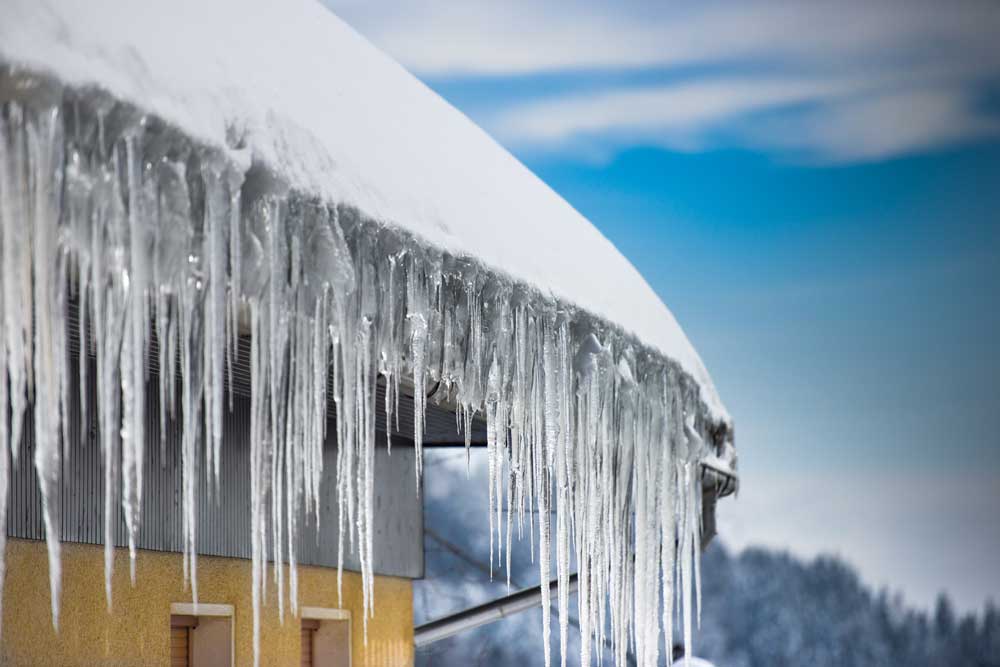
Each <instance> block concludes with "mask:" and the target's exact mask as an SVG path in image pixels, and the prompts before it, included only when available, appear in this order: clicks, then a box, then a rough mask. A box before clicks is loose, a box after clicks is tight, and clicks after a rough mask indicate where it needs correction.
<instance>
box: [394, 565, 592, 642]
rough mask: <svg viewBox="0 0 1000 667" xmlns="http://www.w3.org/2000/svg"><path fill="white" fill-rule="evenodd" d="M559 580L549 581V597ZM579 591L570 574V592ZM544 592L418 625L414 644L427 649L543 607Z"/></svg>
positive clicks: (509, 598)
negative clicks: (461, 634) (434, 644)
mask: <svg viewBox="0 0 1000 667" xmlns="http://www.w3.org/2000/svg"><path fill="white" fill-rule="evenodd" d="M558 585H559V583H558V580H556V579H553V580H552V581H550V582H549V595H551V596H555V595H556V591H557V589H558ZM575 590H576V574H575V573H574V574H572V575H570V578H569V591H570V593H572V592H574V591H575ZM541 604H542V591H541V589H540V588H539V587H538V586H535V587H533V588H527V589H525V590H523V591H518V592H517V593H513V594H511V595H508V596H506V597H502V598H500V599H499V600H493V601H492V602H487V603H485V604H481V605H479V606H478V607H472V608H471V609H466V610H465V611H460V612H458V613H457V614H452V615H451V616H445V617H444V618H439V619H437V620H435V621H431V622H429V623H424V624H423V625H418V626H417V627H416V628H414V629H413V643H414V644H415V645H416V647H417V648H420V647H422V646H427V645H428V644H432V643H434V642H436V641H440V640H442V639H446V638H448V637H451V636H453V635H457V634H458V633H460V632H465V631H466V630H471V629H473V628H478V627H479V626H481V625H487V624H489V623H493V622H494V621H499V620H501V619H504V618H507V617H508V616H512V615H514V614H517V613H519V612H522V611H526V610H528V609H533V608H535V607H538V606H541Z"/></svg>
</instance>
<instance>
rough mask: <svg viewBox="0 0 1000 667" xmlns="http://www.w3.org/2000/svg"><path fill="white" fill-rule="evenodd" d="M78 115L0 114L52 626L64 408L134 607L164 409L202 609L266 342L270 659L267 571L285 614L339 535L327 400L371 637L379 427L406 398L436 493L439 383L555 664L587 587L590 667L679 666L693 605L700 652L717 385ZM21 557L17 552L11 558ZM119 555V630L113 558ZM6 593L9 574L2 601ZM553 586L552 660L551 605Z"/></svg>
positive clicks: (497, 284) (261, 476) (2, 422)
mask: <svg viewBox="0 0 1000 667" xmlns="http://www.w3.org/2000/svg"><path fill="white" fill-rule="evenodd" d="M65 95H66V98H67V99H65V100H64V101H63V102H62V103H61V104H58V105H55V106H42V107H36V106H32V105H29V104H23V103H20V102H17V101H8V102H6V103H4V104H3V107H2V114H0V271H2V274H0V275H2V290H0V315H2V326H0V334H2V337H0V406H3V405H9V406H10V408H11V409H10V418H9V419H8V418H6V417H4V418H0V445H2V446H0V450H2V454H0V517H6V503H7V485H8V478H9V466H10V465H11V461H10V460H9V457H10V455H12V456H13V463H14V464H15V465H18V464H20V465H24V462H20V463H19V462H18V460H17V459H18V449H19V446H18V445H19V443H20V442H21V441H22V436H23V433H22V431H23V427H24V424H25V423H26V420H25V417H26V413H27V411H29V410H34V411H35V413H36V414H45V415H51V416H52V417H53V418H51V419H35V420H33V424H34V438H35V456H34V462H33V463H34V466H35V469H36V472H37V476H38V481H39V485H40V489H41V492H42V497H43V513H44V523H45V530H46V534H47V543H48V552H49V573H50V587H51V600H52V619H53V623H54V624H55V625H56V626H57V627H58V619H59V600H60V580H61V576H60V542H59V535H60V527H59V526H60V517H59V512H58V507H59V503H58V492H59V484H60V478H59V475H60V469H61V468H62V466H63V464H64V461H63V456H64V455H68V453H69V449H68V447H67V446H68V445H70V444H72V443H70V442H69V437H70V436H69V415H70V409H69V406H70V403H71V401H73V400H78V401H79V402H80V405H81V406H83V407H84V408H85V407H86V406H87V405H88V402H90V401H96V406H95V407H96V410H97V415H98V422H99V423H98V431H99V434H100V436H99V437H100V447H101V452H102V456H103V461H104V475H105V485H104V488H105V496H104V503H105V528H104V535H105V536H110V535H113V534H114V528H115V526H114V525H113V517H114V514H115V513H114V511H113V510H114V506H115V504H118V503H120V504H121V508H122V511H123V515H124V520H125V525H126V532H127V535H128V545H129V551H130V559H131V560H130V562H131V575H132V581H133V584H135V583H136V582H135V559H136V538H137V535H138V533H139V531H140V530H141V526H140V525H139V524H140V516H141V507H142V502H143V484H144V481H143V467H144V461H145V457H146V451H145V449H146V448H145V445H146V440H147V438H146V433H145V428H146V426H145V424H146V415H145V405H146V393H147V392H155V394H156V396H158V398H159V402H160V407H161V409H160V415H161V423H160V429H161V431H165V428H166V423H167V420H168V419H174V418H176V419H178V420H180V421H181V422H182V425H183V433H182V436H181V466H182V471H181V472H182V480H183V482H182V499H183V500H182V510H183V511H182V515H183V522H182V523H183V526H182V531H183V543H184V573H185V581H186V582H189V584H190V587H191V594H192V597H193V599H194V600H195V601H197V597H198V585H197V581H198V580H197V544H196V543H195V536H196V525H195V521H196V516H197V514H196V508H197V505H198V503H199V502H200V501H201V500H202V499H200V498H199V497H198V494H197V489H198V479H199V475H201V474H204V475H205V477H206V478H207V480H208V487H209V492H210V493H211V490H212V489H213V488H218V482H219V471H220V466H222V465H224V462H223V461H222V460H221V457H220V452H221V442H222V433H223V431H222V423H223V416H224V414H225V412H226V411H227V410H228V409H229V407H230V405H228V404H227V400H226V396H227V392H226V386H227V384H231V381H232V377H231V374H232V365H233V360H234V356H235V351H236V349H237V343H238V340H239V338H240V336H241V335H242V336H247V335H248V336H249V340H250V367H251V417H250V432H251V437H250V451H251V470H250V477H251V479H250V482H251V497H250V500H249V502H250V504H251V516H252V519H251V525H250V526H249V529H250V531H251V543H252V573H253V576H252V582H253V583H252V586H253V637H254V656H255V664H256V662H257V656H258V655H259V651H260V618H261V604H262V602H263V598H264V594H265V592H266V585H267V572H266V570H267V568H266V563H267V560H268V558H270V559H272V560H273V562H274V564H273V568H272V573H273V576H274V582H275V585H276V586H277V595H276V598H277V601H278V605H279V614H280V615H281V618H282V619H283V618H284V601H285V599H286V597H287V599H288V601H289V604H290V609H291V613H292V614H296V613H297V600H298V580H297V574H296V573H297V569H296V563H297V561H296V549H295V545H296V537H297V533H298V526H299V523H300V522H301V520H302V519H303V517H304V516H306V515H307V514H308V513H312V514H313V515H314V516H315V518H316V519H317V520H319V518H320V516H319V515H320V503H319V497H320V482H321V480H322V472H323V470H322V467H323V459H322V446H323V441H324V439H325V438H326V437H327V433H326V429H327V423H328V422H327V418H326V415H327V406H328V404H329V403H330V402H332V403H333V404H334V405H335V406H336V415H337V419H336V420H335V422H333V423H335V425H336V426H335V428H336V434H335V437H336V441H337V443H339V445H338V448H337V469H336V485H337V498H338V507H339V509H338V513H339V516H338V517H337V520H338V525H339V526H340V536H339V546H338V552H339V553H338V558H339V562H340V563H341V567H342V564H343V557H344V550H345V548H348V549H353V550H355V552H356V553H357V554H358V555H359V558H360V563H361V572H362V581H363V606H364V622H365V627H366V636H367V621H368V618H369V617H370V616H371V615H372V613H373V602H374V601H373V561H374V553H375V544H374V536H373V529H372V526H373V522H372V515H373V512H374V506H373V499H374V488H375V484H376V480H375V479H374V477H373V461H374V451H375V447H376V440H377V438H376V431H375V415H376V411H377V410H379V409H382V410H384V411H385V413H386V424H387V426H388V424H391V423H392V421H393V416H394V412H395V414H397V415H398V411H397V404H398V400H399V396H400V392H401V391H404V392H406V393H412V394H413V397H414V398H413V400H414V403H415V406H414V408H415V410H414V411H415V415H416V416H415V424H414V434H413V441H414V444H415V447H416V461H417V466H416V467H417V476H418V480H417V484H416V488H419V477H420V475H421V470H420V460H421V440H422V434H423V418H424V410H425V407H426V398H425V389H426V388H427V387H430V386H437V387H438V390H437V394H436V398H438V399H440V400H443V401H445V402H446V403H447V404H448V405H453V406H457V410H458V412H459V414H460V415H461V416H462V418H463V419H462V421H463V422H464V431H465V434H466V438H468V437H469V434H470V432H471V425H472V419H473V417H474V415H476V414H481V415H485V420H486V423H487V440H488V445H487V446H488V451H489V478H490V489H489V494H490V536H491V554H490V563H491V567H492V566H493V564H494V563H497V564H498V565H502V561H503V554H504V553H505V554H506V569H507V572H508V573H509V572H510V559H511V540H512V535H513V534H515V533H516V534H517V536H518V538H520V537H521V536H522V534H523V531H524V528H525V524H527V527H528V534H529V536H530V538H531V542H532V553H534V549H535V541H536V535H537V550H538V564H539V569H540V576H541V581H542V582H543V584H544V582H547V581H549V579H550V563H551V561H552V560H554V561H555V564H556V568H555V569H556V578H557V579H558V581H559V584H560V586H559V588H558V590H559V593H558V595H557V598H558V600H557V603H558V610H559V620H560V643H561V646H562V660H563V663H564V664H565V660H566V652H567V628H568V626H567V619H568V618H569V614H568V611H569V587H568V583H569V577H570V572H571V569H572V567H574V566H575V568H576V570H577V572H578V581H579V589H578V590H579V592H578V602H577V607H578V609H577V611H578V613H579V622H580V628H581V633H582V635H583V637H584V638H585V640H584V641H582V642H581V656H580V657H581V663H582V664H589V663H590V661H591V651H592V642H593V645H594V646H597V647H601V648H599V650H598V651H597V656H598V659H599V656H600V655H601V653H602V652H603V646H605V645H610V646H611V647H612V650H613V653H614V659H615V664H616V665H624V664H626V658H627V654H629V653H630V652H631V653H633V654H634V657H635V659H636V661H637V662H638V664H640V665H655V664H657V662H658V660H659V656H660V650H661V640H662V641H663V645H664V646H666V647H667V651H666V653H667V655H666V660H667V661H668V662H669V661H670V650H669V647H670V646H672V643H673V631H674V628H675V618H674V611H675V608H677V609H679V612H680V615H679V619H680V620H679V627H681V628H682V633H683V640H684V642H685V643H686V645H690V638H691V632H692V623H693V622H694V619H695V618H696V616H697V612H696V611H694V610H693V609H692V607H693V606H700V603H699V602H698V600H699V598H700V596H699V595H698V594H697V589H698V581H699V577H698V558H697V555H698V550H699V544H700V526H701V519H700V517H701V508H700V502H701V480H700V474H699V467H698V461H699V460H700V458H701V457H702V456H703V455H704V454H705V453H706V452H707V447H708V445H707V444H706V443H704V442H703V440H702V438H701V437H700V436H699V435H698V432H699V430H701V429H702V428H703V427H704V425H703V424H702V423H701V421H700V420H701V418H700V417H699V416H698V415H700V414H701V408H700V402H699V399H698V390H697V388H696V386H695V385H694V384H693V383H692V382H691V381H690V380H689V379H688V378H687V376H686V375H684V374H683V373H681V372H680V371H679V370H678V369H677V367H676V366H675V365H674V364H672V363H669V362H666V361H664V360H663V359H662V358H661V357H659V356H657V355H655V354H653V353H651V352H649V351H648V350H646V349H644V348H642V347H640V346H639V345H637V344H636V343H634V341H632V340H631V339H629V338H627V337H625V336H624V335H623V334H622V333H621V332H619V331H618V330H616V329H613V328H610V327H607V326H606V325H603V324H602V323H601V322H599V321H597V320H595V319H594V318H591V317H590V316H588V315H587V314H586V313H582V312H579V311H576V310H573V309H572V308H568V307H560V306H559V304H557V303H554V302H553V301H552V300H551V299H548V298H545V297H543V296H542V295H540V294H539V293H538V292H536V291H534V290H531V289H527V288H523V287H520V286H517V285H514V284H512V283H511V282H510V281H508V280H505V279H503V278H501V277H498V276H497V275H495V274H490V273H489V272H487V271H485V270H484V269H482V268H481V267H479V266H478V265H477V264H476V263H475V262H471V261H467V260H461V259H457V258H454V257H451V256H448V255H446V254H442V253H440V252H435V251H433V250H431V249H428V248H426V247H423V246H421V245H420V244H419V243H417V242H416V241H414V240H413V239H409V238H406V237H404V236H402V235H401V234H399V233H396V232H392V231H391V230H388V229H385V228H381V227H378V226H377V225H375V224H372V223H369V222H363V221H362V220H361V219H360V217H359V215H358V214H357V212H356V211H354V210H352V209H350V208H347V207H343V206H330V205H326V204H324V203H322V202H319V201H316V200H312V199H309V198H307V197H303V196H301V195H298V194H296V193H294V192H289V191H288V190H287V189H282V188H281V187H280V184H278V183H277V182H276V181H275V180H274V179H273V178H271V177H270V176H269V175H268V173H267V172H266V171H265V170H262V169H260V168H259V167H257V166H254V167H252V168H246V167H238V166H237V165H239V164H240V162H241V161H244V160H243V159H244V158H245V156H239V155H236V154H234V153H222V152H219V151H213V150H207V149H203V148H200V147H198V146H194V145H192V144H190V143H189V142H188V141H186V140H185V139H184V138H183V137H182V136H181V135H179V134H178V133H176V132H174V131H172V130H171V129H170V128H168V127H166V126H164V125H163V124H162V123H159V122H158V121H156V120H155V119H153V118H148V117H142V116H140V115H138V114H137V113H136V112H135V111H134V110H133V109H130V108H129V107H126V106H124V105H121V104H112V103H110V102H108V101H107V100H104V101H100V100H97V101H95V100H89V99H87V98H86V97H77V98H73V99H69V97H70V93H65ZM73 301H75V302H76V304H77V305H78V307H79V313H80V315H79V328H78V330H76V331H70V326H69V323H70V320H69V319H68V316H67V312H68V307H69V304H70V303H71V302H73ZM74 336H77V337H79V339H80V340H81V341H82V345H81V347H82V348H83V349H84V350H89V351H90V353H91V355H92V356H94V357H96V375H97V377H96V386H97V387H98V391H97V395H96V396H89V395H88V390H87V387H88V384H89V383H88V382H86V381H84V380H83V378H85V377H86V373H87V361H86V359H87V356H88V355H87V354H80V355H79V359H80V367H79V371H78V372H79V373H80V375H79V377H80V378H81V380H80V381H79V382H78V383H77V385H78V387H74V386H72V385H73V383H72V382H71V381H70V377H71V369H70V367H69V359H70V355H69V354H68V352H67V349H68V347H67V346H68V344H69V340H70V339H72V338H73V337H74ZM154 340H155V341H156V345H155V346H154V345H153V341H154ZM154 349H155V350H156V352H155V357H156V358H155V359H150V363H149V365H148V366H147V363H146V361H147V358H150V355H154ZM150 367H152V368H153V369H154V371H156V372H155V378H152V377H151V373H150V370H149V368H150ZM380 378H381V380H380ZM379 381H381V382H383V383H384V384H385V386H386V392H385V397H386V398H385V404H384V406H381V407H379V406H376V405H375V394H376V392H375V388H376V383H377V382H379ZM74 391H77V392H78V396H74V395H73V392H74ZM85 411H86V410H83V412H85ZM386 430H387V431H391V429H390V428H388V427H387V429H386ZM164 441H165V438H161V442H164ZM386 444H387V445H389V444H390V443H386ZM379 446H381V445H379ZM64 447H66V449H64ZM64 452H65V454H64ZM504 507H507V508H508V509H509V510H510V511H507V512H504V511H503V508H504ZM553 509H554V511H555V515H556V518H555V535H554V544H553V539H552V526H551V525H550V522H549V520H547V518H548V517H549V516H550V511H552V510H553ZM536 518H537V519H538V521H537V526H536V525H535V523H536ZM542 518H545V520H543V519H542ZM5 540H6V538H5V534H4V533H3V532H0V555H2V554H3V551H4V550H3V548H2V547H3V543H4V542H5ZM104 541H105V587H106V594H107V605H108V608H109V610H110V609H111V606H112V595H111V568H112V563H113V553H114V540H113V539H105V540H104ZM345 541H346V545H345ZM494 545H495V547H494ZM285 562H287V564H288V568H287V572H288V589H289V590H288V591H287V594H286V591H285V590H284V581H285V576H284V575H283V574H282V573H283V572H284V571H285V568H284V563H285ZM340 574H341V573H340V570H339V569H338V592H339V586H340V579H341V577H340ZM2 575H3V563H2V558H0V584H2ZM541 591H542V595H543V614H544V624H543V627H544V635H545V637H544V647H545V648H544V653H545V663H546V665H548V664H549V651H548V646H549V609H550V600H549V593H548V591H549V589H548V586H547V585H543V586H542V587H541ZM586 638H590V639H589V640H588V639H586ZM590 640H592V642H591V641H590Z"/></svg>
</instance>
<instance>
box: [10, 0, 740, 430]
mask: <svg viewBox="0 0 1000 667" xmlns="http://www.w3.org/2000/svg"><path fill="white" fill-rule="evenodd" d="M0 57H2V59H5V60H7V61H9V62H11V63H18V64H23V65H25V66H28V67H33V68H41V69H44V70H47V71H49V72H51V73H53V74H55V75H56V76H57V77H58V78H59V79H61V80H62V81H63V82H64V83H68V84H73V85H80V86H87V85H95V86H98V87H100V88H103V89H106V90H108V91H109V92H111V93H112V94H113V95H115V96H117V97H120V98H121V99H123V100H125V101H130V102H132V103H134V104H136V105H137V106H139V107H141V108H143V109H147V110H149V111H151V112H153V113H156V114H158V115H159V116H161V117H162V118H163V119H164V120H166V121H168V122H171V123H173V124H176V125H177V126H179V127H180V128H183V130H184V131H185V132H187V133H189V134H190V135H191V136H192V137H193V138H196V139H200V140H203V141H205V142H207V143H209V144H212V145H215V146H219V147H224V146H226V142H227V136H228V137H230V138H231V137H233V136H240V137H241V138H242V141H243V142H244V143H245V146H246V147H247V148H249V149H250V151H251V153H252V156H253V159H254V160H258V161H262V162H264V163H266V164H267V165H268V166H269V167H271V168H272V169H273V170H275V171H276V173H277V174H279V175H280V176H281V177H282V178H284V179H285V180H287V182H288V184H289V185H290V186H292V187H295V188H299V189H302V190H304V191H306V192H310V193H312V194H315V195H319V196H322V197H325V198H328V199H330V200H331V201H335V202H340V203H347V204H351V205H354V206H356V207H357V208H358V209H359V210H360V211H361V212H362V213H363V214H365V215H366V216H369V217H371V218H373V219H375V220H378V221H381V222H384V223H386V224H390V225H395V226H398V227H400V228H402V229H404V230H406V231H409V232H411V233H413V234H415V235H416V236H417V237H419V238H421V239H423V240H424V241H425V242H427V243H429V244H431V245H434V246H436V247H438V248H440V249H442V250H446V251H448V252H450V253H453V254H456V255H460V256H462V255H467V256H471V257H475V258H478V259H479V260H481V261H482V262H484V263H485V264H486V265H488V266H490V267H492V268H494V269H497V270H500V271H503V272H505V273H507V274H508V275H509V276H511V277H512V278H514V279H515V280H518V281H523V282H525V283H527V284H530V285H533V286H536V287H537V288H539V289H541V290H543V291H545V292H548V293H551V295H552V296H554V297H556V298H560V299H562V300H565V301H568V302H570V303H573V304H575V305H577V306H579V307H581V308H584V309H585V310H588V311H590V312H591V313H593V314H595V315H597V316H600V317H602V318H604V319H606V320H608V321H610V322H612V323H614V324H617V325H619V326H621V327H622V328H624V329H625V330H626V331H630V332H631V333H633V334H634V335H636V336H637V337H638V338H639V339H640V340H641V341H642V342H644V343H645V344H647V345H650V346H651V347H654V348H657V349H659V350H660V351H661V352H662V353H663V354H665V355H666V356H668V357H670V358H672V359H674V360H675V361H676V362H678V363H679V364H680V365H681V367H682V368H683V369H684V370H685V371H686V372H687V373H689V374H690V375H691V376H692V377H693V378H694V379H695V380H696V381H697V382H698V383H699V385H700V388H701V397H702V400H703V402H704V403H705V406H706V408H707V409H708V411H709V413H710V414H712V415H713V416H714V418H715V419H717V420H720V421H723V422H727V423H728V422H729V417H728V414H727V413H726V411H725V409H724V407H723V406H722V403H721V401H720V400H719V397H718V394H717V392H716V390H715V387H714V386H713V384H712V381H711V378H710V377H709V375H708V372H707V371H706V369H705V367H704V365H703V363H702V361H701V359H700V358H699V357H698V354H697V352H696V351H695V350H694V348H693V347H692V346H691V343H690V342H689V341H688V339H687V337H686V336H685V334H684V332H683V331H682V330H681V328H680V326H679V325H678V323H677V321H676V319H675V318H674V316H673V315H672V314H671V312H670V311H669V310H668V309H667V307H666V306H665V305H664V304H663V303H662V301H661V300H660V299H659V297H657V295H656V294H655V293H654V291H653V290H652V289H651V288H650V286H649V285H648V284H647V283H646V281H645V280H644V279H643V278H642V276H641V275H640V274H639V273H638V271H636V269H635V268H634V267H633V266H632V265H631V264H630V263H629V262H628V260H626V259H625V258H624V257H623V256H622V255H621V253H619V252H618V250H617V249H616V248H615V247H614V246H613V245H612V244H611V243H610V242H609V241H608V240H607V239H606V238H604V236H602V235H601V233H600V232H599V231H598V230H597V229H596V228H595V227H594V226H593V225H592V224H591V223H590V222H589V221H587V220H586V218H584V217H583V216H582V215H580V214H579V213H578V212H577V211H576V210H574V209H573V207H572V206H570V205H569V204H568V203H567V202H566V201H565V200H563V199H562V198H561V197H560V196H559V195H557V194H556V193H555V192H553V191H552V190H551V189H550V188H549V187H548V186H547V185H545V183H543V182H542V181H541V180H540V179H539V178H538V177H537V176H535V175H534V174H533V173H532V172H531V171H529V170H528V169H527V168H526V167H524V165H522V164H521V163H520V162H518V160H517V159H516V158H514V157H513V156H512V155H510V153H508V152H507V151H506V150H504V149H503V148H502V147H501V146H500V145H498V144H497V143H496V142H495V141H494V140H493V139H492V138H491V137H489V136H488V135H487V134H486V133H485V132H484V131H483V130H482V129H481V128H479V127H478V126H476V125H475V124H474V123H472V122H471V121H470V120H469V119H468V118H466V117H465V116H464V115H463V114H462V113H461V112H459V111H458V110H456V109H455V108H454V107H452V106H451V105H449V104H448V103H447V102H445V101H444V100H443V99H441V98H440V97H439V96H438V95H436V94H435V93H434V92H432V91H431V90H430V89H428V88H427V87H426V86H425V85H424V84H422V83H421V82H420V81H419V80H417V79H416V78H415V77H413V76H412V75H411V74H409V73H408V72H407V71H406V70H404V69H403V68H402V67H401V66H400V65H399V64H397V63H396V62H394V61H393V60H392V59H390V58H389V57H387V56H386V55H384V54H383V53H381V52H380V51H379V50H378V49H376V48H374V47H373V46H372V45H370V44H369V43H368V42H367V41H366V40H365V39H364V38H363V37H361V36H360V35H358V34H357V33H356V32H355V31H354V30H353V29H351V28H350V27H349V26H348V25H346V24H345V23H344V22H342V21H341V20H340V19H339V18H337V17H336V16H334V15H333V14H332V13H331V12H329V11H328V10H327V9H326V8H324V7H322V6H321V5H319V4H318V3H314V2H311V1H310V0H286V1H284V2H266V1H264V0H239V1H237V0H215V1H214V2H204V0H173V1H171V2H159V3H146V2H130V1H127V0H89V1H88V2H78V1H77V0H4V7H3V20H2V21H0Z"/></svg>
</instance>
